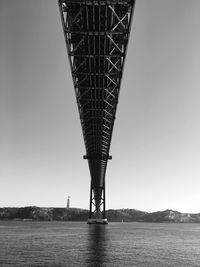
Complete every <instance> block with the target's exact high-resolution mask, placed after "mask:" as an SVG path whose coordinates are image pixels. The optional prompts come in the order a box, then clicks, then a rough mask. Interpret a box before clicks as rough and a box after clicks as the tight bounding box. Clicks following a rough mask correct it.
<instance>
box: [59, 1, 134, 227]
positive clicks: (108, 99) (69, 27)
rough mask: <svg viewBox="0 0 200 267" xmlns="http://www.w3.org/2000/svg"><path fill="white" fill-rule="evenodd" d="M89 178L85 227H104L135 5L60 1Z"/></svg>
mask: <svg viewBox="0 0 200 267" xmlns="http://www.w3.org/2000/svg"><path fill="white" fill-rule="evenodd" d="M58 4H59V9H60V14H61V21H62V25H63V31H64V36H65V41H66V46H67V52H68V57H69V62H70V67H71V72H72V78H73V83H74V89H75V94H76V100H77V105H78V110H79V115H80V121H81V126H82V132H83V137H84V142H85V148H86V155H85V156H84V159H87V160H88V164H89V170H90V175H91V190H90V213H89V219H88V223H107V219H106V216H105V210H106V207H105V203H106V201H105V189H106V188H105V174H106V168H107V162H108V160H110V159H111V158H112V157H111V156H110V155H109V151H110V144H111V138H112V132H113V126H114V120H115V114H116V109H117V103H118V98H119V91H120V86H121V79H122V74H123V69H124V62H125V57H126V52H127V45H128V40H129V33H130V27H131V20H132V17H133V11H134V6H135V0H58Z"/></svg>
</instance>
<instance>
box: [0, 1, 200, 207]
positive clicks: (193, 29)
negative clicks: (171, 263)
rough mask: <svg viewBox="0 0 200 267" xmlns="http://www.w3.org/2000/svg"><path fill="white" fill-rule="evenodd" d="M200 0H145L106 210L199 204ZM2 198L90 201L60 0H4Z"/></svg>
mask: <svg viewBox="0 0 200 267" xmlns="http://www.w3.org/2000/svg"><path fill="white" fill-rule="evenodd" d="M199 10H200V1H199V0H190V1H187V0H168V1H165V0H137V1H136V8H135V13H134V18H133V24H132V31H131V38H130V43H129V47H128V54H127V60H126V64H125V72H124V76H123V82H122V87H121V92H120V102H119V105H118V110H117V119H116V121H115V127H114V132H113V139H112V145H111V151H110V154H111V155H112V156H113V160H112V161H109V164H108V170H107V176H106V185H107V208H123V207H124V208H126V207H128V208H137V209H142V210H147V211H154V210H163V209H166V208H172V209H177V210H180V211H183V212H184V211H188V212H200V208H199V203H200V194H199V190H198V189H199V187H200V179H199V177H200V164H199V162H200V141H199V136H200V124H199V117H200V105H199V99H200V90H199V85H200V75H199V72H200V51H199V47H200V36H199V29H200V16H199ZM0 59H1V60H0V125H1V131H0V147H1V149H0V184H1V188H0V195H1V198H0V206H26V205H38V206H65V205H66V201H67V195H70V196H71V202H72V205H73V206H76V207H82V208H88V203H89V185H90V177H89V170H88V165H87V161H84V160H83V159H82V156H83V155H84V154H85V148H84V144H83V137H82V133H81V127H80V122H79V117H78V110H77V106H76V101H75V94H74V89H73V84H72V79H71V73H70V69H69V62H68V58H67V54H66V48H65V43H64V36H63V32H62V27H61V22H60V17H59V11H58V7H57V1H56V0H18V1H15V0H11V1H6V0H0Z"/></svg>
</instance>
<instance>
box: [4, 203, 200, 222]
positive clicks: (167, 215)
mask: <svg viewBox="0 0 200 267" xmlns="http://www.w3.org/2000/svg"><path fill="white" fill-rule="evenodd" d="M88 214H89V212H88V210H84V209H77V208H70V209H66V208H40V207H35V206H31V207H24V208H0V220H35V221H87V219H88ZM106 217H107V219H108V221H109V222H121V221H122V220H123V221H124V222H173V223H200V213H197V214H190V213H181V212H178V211H173V210H165V211H158V212H151V213H148V212H145V211H139V210H136V209H117V210H114V209H110V210H107V211H106Z"/></svg>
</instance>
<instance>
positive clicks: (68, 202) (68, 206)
mask: <svg viewBox="0 0 200 267" xmlns="http://www.w3.org/2000/svg"><path fill="white" fill-rule="evenodd" d="M69 208H70V196H68V197H67V209H69Z"/></svg>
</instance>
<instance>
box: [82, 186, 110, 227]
mask: <svg viewBox="0 0 200 267" xmlns="http://www.w3.org/2000/svg"><path fill="white" fill-rule="evenodd" d="M97 192H98V193H99V192H100V197H99V198H97V197H95V196H96V195H97ZM87 223H88V224H107V223H108V220H107V219H106V207H105V183H104V186H103V187H101V188H100V189H99V188H94V187H93V186H92V182H91V187H90V211H89V218H88V221H87Z"/></svg>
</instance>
